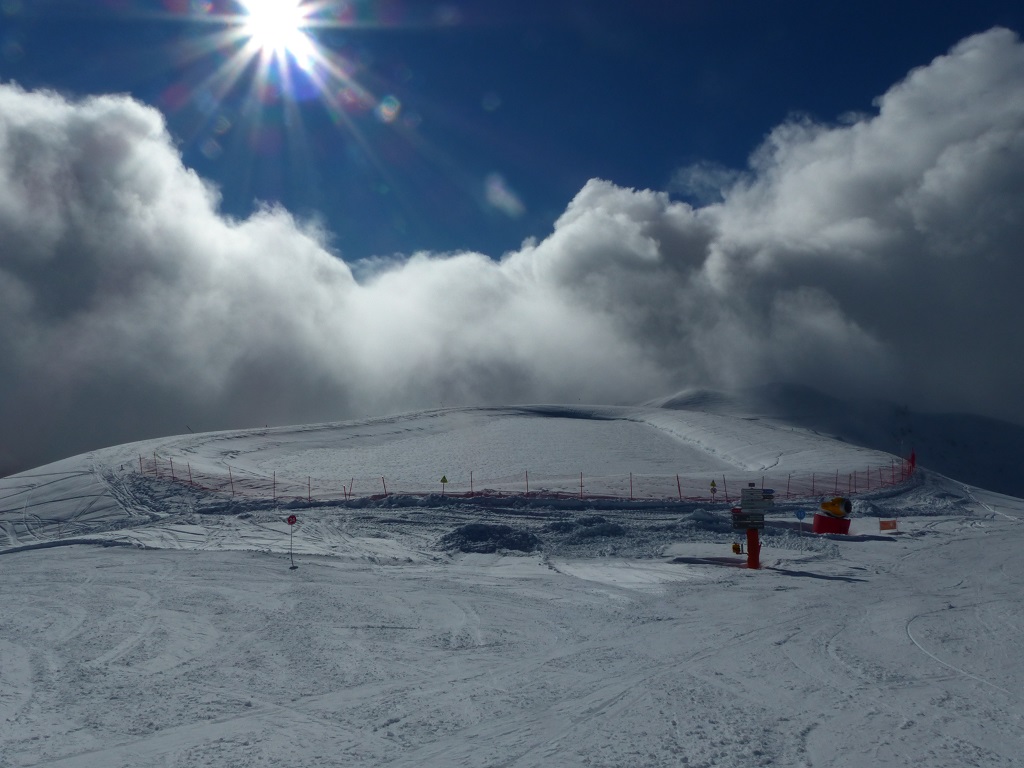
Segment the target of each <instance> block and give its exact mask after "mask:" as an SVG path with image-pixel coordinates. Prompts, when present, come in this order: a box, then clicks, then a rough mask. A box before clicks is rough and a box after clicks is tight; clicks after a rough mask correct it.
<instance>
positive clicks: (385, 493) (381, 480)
mask: <svg viewBox="0 0 1024 768" xmlns="http://www.w3.org/2000/svg"><path fill="white" fill-rule="evenodd" d="M380 484H381V485H383V486H384V498H387V495H388V484H387V483H386V482H384V475H381V476H380ZM441 495H442V496H444V486H443V485H442V486H441Z"/></svg>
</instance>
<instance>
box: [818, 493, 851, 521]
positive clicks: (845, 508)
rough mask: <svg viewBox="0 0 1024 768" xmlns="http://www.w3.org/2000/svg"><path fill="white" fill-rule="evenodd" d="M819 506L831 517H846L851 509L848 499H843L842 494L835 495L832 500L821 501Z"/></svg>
mask: <svg viewBox="0 0 1024 768" xmlns="http://www.w3.org/2000/svg"><path fill="white" fill-rule="evenodd" d="M821 508H822V509H823V510H824V511H825V512H827V513H828V514H830V515H832V517H846V516H847V515H848V514H850V513H851V512H852V511H853V505H852V504H851V503H850V500H849V499H844V498H843V497H842V496H836V497H835V498H834V499H832V501H823V502H821Z"/></svg>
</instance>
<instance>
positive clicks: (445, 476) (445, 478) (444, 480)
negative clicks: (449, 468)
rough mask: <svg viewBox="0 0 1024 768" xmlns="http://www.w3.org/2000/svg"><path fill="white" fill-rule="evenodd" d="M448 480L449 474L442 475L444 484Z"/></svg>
mask: <svg viewBox="0 0 1024 768" xmlns="http://www.w3.org/2000/svg"><path fill="white" fill-rule="evenodd" d="M447 482H448V476H447V475H441V483H442V484H444V483H447Z"/></svg>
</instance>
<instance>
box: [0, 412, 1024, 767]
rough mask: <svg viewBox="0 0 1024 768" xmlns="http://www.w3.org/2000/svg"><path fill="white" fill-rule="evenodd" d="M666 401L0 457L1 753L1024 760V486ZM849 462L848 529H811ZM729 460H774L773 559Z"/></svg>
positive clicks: (242, 761)
mask: <svg viewBox="0 0 1024 768" xmlns="http://www.w3.org/2000/svg"><path fill="white" fill-rule="evenodd" d="M674 406H675V407H672V408H666V407H656V406H654V405H651V406H646V407H628V408H627V407H596V406H594V407H587V406H572V407H566V406H521V407H507V408H458V409H442V410H434V411H425V412H419V413H411V414H405V415H401V416H395V417H391V418H378V419H366V420H362V421H353V422H343V423H337V424H323V425H310V426H304V427H289V428H283V427H282V428H263V429H254V430H240V431H232V432H219V433H207V434H196V435H192V434H188V435H183V436H177V437H170V438H164V439H159V440H150V441H144V442H141V443H134V444H130V445H124V446H117V447H113V448H108V449H103V450H98V451H95V452H92V453H89V454H85V455H82V456H77V457H74V458H70V459H66V460H64V461H60V462H57V463H55V464H51V465H48V466H45V467H41V468H38V469H36V470H33V471H29V472H24V473H21V474H18V475H13V476H11V477H7V478H3V479H0V571H2V573H3V578H2V579H0V599H2V600H3V606H4V608H3V614H2V616H3V618H2V621H0V766H2V767H3V768H8V767H9V766H10V767H12V768H13V766H37V765H38V766H43V765H46V766H97V767H99V766H103V768H111V767H115V766H261V765H267V766H271V765H273V766H278V765H295V766H354V765H358V766H385V765H386V766H455V765H459V766H499V765H500V766H524V767H525V766H552V765H558V766H588V767H591V766H680V765H683V766H688V768H702V767H704V768H706V767H708V766H740V765H752V766H758V765H760V766H906V765H911V764H918V763H920V764H925V765H928V766H986V767H988V766H1016V765H1020V761H1021V759H1022V757H1021V756H1022V754H1024V706H1022V704H1024V701H1022V699H1024V662H1022V661H1021V655H1020V653H1019V648H1020V647H1021V644H1022V642H1024V611H1022V598H1021V594H1022V592H1021V585H1022V580H1024V577H1022V573H1024V569H1022V568H1021V567H1020V557H1021V554H1020V553H1021V545H1022V543H1024V535H1022V533H1024V531H1022V525H1021V523H1022V520H1024V501H1021V500H1020V499H1016V498H1012V497H1008V496H1001V495H999V494H995V493H992V492H988V491H985V490H983V489H979V488H973V487H970V486H966V485H964V484H963V483H961V482H958V481H956V480H953V479H951V478H948V477H944V476H942V475H938V474H936V473H933V472H930V471H929V470H928V469H927V462H926V461H924V460H923V459H922V461H923V463H924V464H925V466H924V467H923V468H921V467H919V468H918V469H917V471H916V472H914V473H913V474H912V475H911V476H909V477H906V478H897V477H896V476H895V470H893V469H892V468H893V467H895V466H897V462H899V461H900V458H899V457H897V456H894V455H892V454H888V453H883V452H879V451H872V450H868V449H865V448H860V447H857V446H854V445H851V444H848V443H846V442H843V441H841V440H837V439H835V438H832V437H829V436H826V435H819V434H816V433H814V432H813V431H810V430H807V429H802V428H797V427H794V426H791V425H788V424H786V423H785V422H784V421H781V420H778V419H765V418H758V417H757V416H756V415H755V414H751V413H750V412H749V410H745V409H743V408H741V407H737V406H736V404H735V403H732V402H729V401H727V400H719V399H716V398H715V397H712V396H707V397H691V398H688V399H684V400H683V401H678V400H677V401H675V402H674ZM172 461H173V463H174V466H175V467H176V470H175V475H174V476H173V477H171V476H169V472H167V471H158V468H159V467H160V466H162V462H167V466H168V467H169V466H170V462H172ZM183 471H191V472H193V473H195V475H196V476H199V475H200V474H201V475H202V476H204V477H207V478H209V477H215V478H216V477H219V478H228V479H229V480H228V482H229V484H228V486H226V487H225V486H218V488H217V489H216V490H211V489H210V488H208V487H200V485H199V484H198V483H194V482H193V483H190V482H189V481H188V477H187V475H186V474H184V472H183ZM527 471H529V473H530V476H531V478H534V479H533V481H532V487H531V488H530V492H529V493H527V491H526V487H525V480H526V478H525V475H526V472H527ZM470 472H472V473H473V475H472V476H473V477H474V479H476V478H479V482H480V485H479V486H476V485H474V487H473V495H468V494H466V493H465V491H466V490H468V488H466V485H467V483H466V478H467V476H469V473H470ZM858 472H863V473H864V475H865V476H866V477H867V478H872V477H877V478H878V479H879V482H878V483H876V484H875V485H874V487H871V484H870V480H869V481H868V482H862V483H861V485H859V487H858V488H857V491H856V493H854V494H850V497H851V498H852V500H853V514H852V517H851V520H852V527H851V531H850V535H849V536H838V535H827V536H820V535H815V534H812V533H811V532H810V529H811V525H810V521H811V516H812V515H813V514H814V510H815V509H816V508H817V504H818V502H819V501H821V499H822V498H826V497H831V495H832V493H833V491H835V490H836V489H838V490H839V491H840V495H847V493H848V492H849V491H850V490H851V489H850V485H849V479H848V478H850V477H852V476H854V475H855V473H858ZM520 473H522V474H523V480H524V482H523V485H522V487H520V485H519V475H520ZM581 473H582V475H583V476H582V479H581V478H580V475H581ZM442 476H443V477H445V478H446V479H447V480H448V481H449V483H448V484H447V485H445V486H442V485H441V484H440V482H439V480H440V478H441V477H442ZM631 476H632V478H633V480H634V484H635V485H634V488H633V489H632V494H631V489H630V488H629V485H628V483H629V478H630V477H631ZM677 476H678V483H679V485H678V490H679V493H678V494H677V495H676V497H675V498H673V495H672V493H671V491H672V490H673V489H672V488H671V487H670V488H669V492H667V493H665V494H664V496H663V497H661V498H656V497H655V496H654V495H652V493H645V492H644V491H643V482H644V481H645V480H646V479H651V478H658V479H659V482H660V481H662V480H664V479H666V478H668V479H672V484H671V485H675V482H676V481H675V478H676V477H677ZM268 477H269V478H273V481H272V482H273V483H274V485H273V486H272V488H273V490H272V492H271V494H269V495H268V494H266V493H265V492H263V491H265V489H266V488H267V486H266V484H265V483H266V479H267V478H268ZM807 477H812V478H817V477H821V478H825V477H828V478H832V479H830V480H829V481H828V483H824V484H823V487H820V488H817V487H816V488H815V491H816V492H817V493H818V496H820V497H821V498H817V497H812V496H811V495H809V494H808V493H807V491H806V488H805V487H804V486H799V490H798V492H797V490H796V486H797V485H798V483H796V482H794V481H795V480H796V479H801V478H803V479H806V478H807ZM887 477H888V480H889V481H890V482H881V481H883V480H886V478H887ZM374 479H375V480H381V479H387V483H388V484H389V485H391V486H392V487H391V489H389V492H388V493H387V495H385V494H384V492H383V485H384V484H383V483H382V486H381V491H380V492H379V493H378V492H377V489H376V488H374V489H373V492H372V493H371V492H370V490H369V489H368V488H367V489H366V490H365V491H364V492H363V493H362V494H361V493H360V491H361V487H360V485H361V484H367V483H369V482H370V481H371V480H374ZM235 480H237V481H238V486H237V487H235V488H234V492H232V490H230V489H231V488H232V484H233V483H234V481H235ZM711 480H718V481H719V484H720V485H724V484H726V483H728V484H735V485H739V484H742V483H744V482H754V483H756V484H758V485H759V486H760V485H761V484H762V483H766V482H767V483H772V484H774V486H775V487H776V496H777V498H776V508H775V509H774V510H773V511H771V512H770V513H769V514H768V515H767V521H766V527H765V529H764V531H762V537H761V539H762V544H763V548H762V550H761V564H762V566H763V567H762V568H761V569H760V570H749V569H747V568H745V567H744V566H745V564H746V559H745V557H743V556H737V555H735V554H733V552H732V548H731V547H732V543H733V542H734V541H740V540H741V537H742V532H735V533H734V532H733V530H732V526H731V516H730V508H731V506H732V504H733V503H735V497H736V496H737V495H738V490H739V489H738V487H736V488H735V489H730V490H731V491H732V496H733V498H732V503H728V502H726V501H725V499H724V498H721V497H717V498H715V499H714V500H713V501H712V499H711V498H710V497H709V498H707V499H701V498H694V497H699V496H700V495H701V494H704V493H705V490H706V489H707V488H708V487H709V484H710V481H711ZM723 480H724V481H725V483H723V482H722V481H723ZM893 480H896V482H891V481H893ZM781 481H788V482H791V483H792V484H793V486H792V487H791V488H790V492H789V493H783V492H782V489H781V488H779V487H778V486H779V484H780V482H781ZM278 482H280V484H281V487H282V488H285V487H291V488H299V489H300V490H301V489H302V487H303V486H305V488H306V498H305V499H303V498H302V496H303V494H302V493H301V492H299V493H292V494H290V495H287V494H282V495H281V497H278V496H277V483H278ZM314 483H317V484H318V485H317V486H316V487H314ZM576 486H582V487H581V489H580V493H579V494H578V496H582V498H579V497H574V494H573V489H574V487H576ZM840 486H841V487H840ZM651 487H653V486H651ZM658 487H659V488H663V487H664V484H662V485H660V486H658ZM260 489H263V490H260ZM442 492H444V494H445V495H442ZM720 493H721V494H722V495H723V496H724V493H725V491H724V489H721V490H720ZM630 495H633V496H634V498H633V499H630V498H629V496H630ZM800 511H803V512H805V513H806V515H807V516H806V519H805V520H804V521H803V523H801V522H799V520H798V519H797V512H800ZM291 515H294V516H295V518H296V520H297V522H296V524H295V525H294V526H291V527H290V526H289V524H288V522H287V518H288V517H289V516H291ZM880 520H896V521H897V530H896V531H895V532H891V531H880V526H879V521H880ZM293 564H294V565H295V566H296V567H295V568H292V567H291V566H292V565H293Z"/></svg>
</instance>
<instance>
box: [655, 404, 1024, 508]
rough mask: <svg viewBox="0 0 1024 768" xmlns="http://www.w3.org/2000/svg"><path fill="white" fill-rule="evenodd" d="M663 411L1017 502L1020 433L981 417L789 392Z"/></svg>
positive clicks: (1022, 490) (1023, 480) (1022, 491)
mask: <svg viewBox="0 0 1024 768" xmlns="http://www.w3.org/2000/svg"><path fill="white" fill-rule="evenodd" d="M656 404H657V405H661V406H663V407H666V408H680V409H685V410H701V411H708V412H711V413H723V414H730V415H754V416H757V417H759V418H767V419H774V420H777V421H780V422H782V423H785V424H789V425H793V426H799V427H803V428H805V429H809V430H812V431H815V432H818V433H820V434H823V435H829V436H832V437H836V438H838V439H840V440H844V441H846V442H849V443H852V444H854V445H861V446H865V447H867V448H873V449H875V450H880V451H891V452H894V453H903V454H907V453H909V452H910V451H911V450H914V451H915V452H916V454H917V458H918V460H919V461H920V463H921V464H922V465H923V466H925V467H928V468H929V469H933V470H935V471H936V472H940V473H942V474H944V475H947V476H949V477H955V478H956V479H958V480H961V481H963V482H965V483H969V484H971V485H976V486H979V487H981V488H988V489H990V490H993V491H999V492H1000V493H1007V494H1010V495H1011V496H1017V497H1024V472H1021V457H1024V426H1021V425H1019V424H1011V423H1008V422H1001V421H995V420H993V419H987V418H984V417H982V416H972V415H970V414H955V413H919V412H915V411H912V410H910V409H909V408H907V407H905V406H899V405H895V404H893V403H887V402H882V401H877V400H857V401H849V400H839V399H836V398H834V397H830V396H828V395H825V394H822V393H821V392H817V391H815V390H813V389H810V388H808V387H803V386H797V385H793V384H772V385H767V386H764V387H758V388H753V389H748V390H744V391H741V392H738V393H724V392H715V391H707V390H687V391H684V392H680V393H678V394H676V395H674V396H672V397H667V398H662V399H661V400H659V401H657V403H656Z"/></svg>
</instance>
